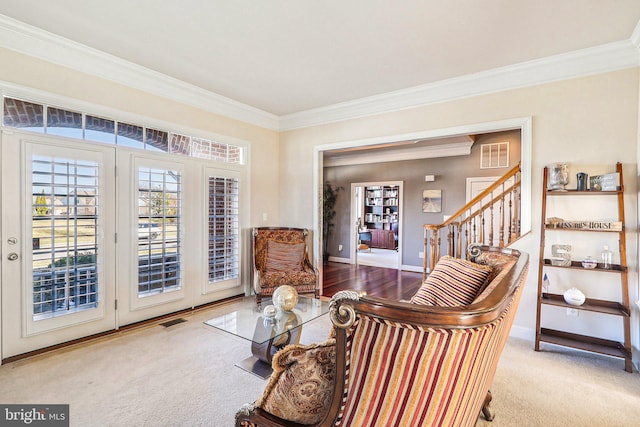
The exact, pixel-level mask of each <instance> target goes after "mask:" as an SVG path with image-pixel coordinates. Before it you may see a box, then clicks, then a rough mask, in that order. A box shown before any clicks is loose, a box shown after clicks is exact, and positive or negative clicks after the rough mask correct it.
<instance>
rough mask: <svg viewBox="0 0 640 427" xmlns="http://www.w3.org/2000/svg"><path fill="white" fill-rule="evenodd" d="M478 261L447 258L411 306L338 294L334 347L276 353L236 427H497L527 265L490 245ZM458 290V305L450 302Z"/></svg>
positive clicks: (519, 257)
mask: <svg viewBox="0 0 640 427" xmlns="http://www.w3.org/2000/svg"><path fill="white" fill-rule="evenodd" d="M474 255H475V256H474V257H473V258H472V260H473V261H474V263H471V262H468V261H464V260H457V259H441V260H440V261H443V262H442V264H443V265H442V266H441V267H440V268H438V267H436V268H435V269H434V270H433V271H432V272H431V274H430V275H429V277H430V278H427V280H426V281H425V283H424V284H423V287H422V288H421V290H420V291H418V293H416V295H415V296H414V298H412V300H411V302H401V301H389V300H385V299H380V298H374V297H368V296H366V295H362V294H359V293H357V292H354V291H342V292H339V293H338V294H336V295H334V297H333V298H332V301H331V310H330V315H331V320H332V322H333V325H334V326H333V331H332V334H331V335H330V337H329V339H328V340H327V341H326V342H324V343H319V344H314V345H311V346H300V345H297V346H292V347H290V348H289V347H285V348H284V349H283V350H281V351H280V352H279V353H277V354H276V358H274V364H273V365H274V374H273V375H272V376H271V378H270V380H269V383H268V384H267V387H266V389H265V391H264V393H263V395H262V397H260V398H259V399H258V400H257V401H256V402H254V403H253V404H251V405H245V407H243V408H242V409H241V410H240V411H239V412H238V414H237V417H236V420H237V425H238V426H246V427H249V426H251V427H253V426H277V425H290V426H299V425H313V426H351V427H355V426H357V427H362V426H385V427H386V426H474V425H475V424H476V421H477V419H478V417H479V416H480V413H482V414H483V415H484V417H485V418H486V419H489V420H491V419H493V415H492V414H491V411H490V409H489V402H490V401H491V393H490V391H489V389H490V387H491V382H492V380H493V376H494V373H495V371H496V368H497V365H498V361H499V359H500V354H501V352H502V349H503V347H504V345H505V342H506V340H507V337H508V335H509V331H510V329H511V324H512V322H513V318H514V316H515V312H516V308H517V306H518V302H519V300H520V295H521V292H522V288H523V283H524V280H525V279H526V274H527V270H528V265H529V261H528V255H527V254H525V253H520V252H519V251H515V250H509V249H499V248H489V247H487V246H482V247H480V248H476V250H475V251H474ZM440 261H439V262H438V264H440V263H441V262H440ZM485 266H486V267H489V268H486V267H485ZM434 275H435V276H434ZM472 282H473V283H476V284H474V285H469V284H470V283H472ZM451 285H454V286H455V288H456V290H455V291H454V292H453V294H454V296H453V297H451V295H447V294H446V292H445V293H443V290H444V289H446V288H447V286H451ZM425 288H427V289H426V290H425ZM428 288H431V292H429V289H428ZM471 288H475V294H474V292H472V291H470V289H471ZM460 289H462V290H460ZM434 294H435V296H434ZM460 304H462V305H460Z"/></svg>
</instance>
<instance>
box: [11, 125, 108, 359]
mask: <svg viewBox="0 0 640 427" xmlns="http://www.w3.org/2000/svg"><path fill="white" fill-rule="evenodd" d="M114 154H115V149H114V148H112V147H101V146H97V145H95V146H94V145H88V146H85V147H83V149H81V150H80V149H78V148H74V146H73V145H72V144H68V143H65V142H64V141H56V140H55V139H52V138H45V137H37V136H31V135H24V134H21V133H19V132H15V133H10V132H6V131H5V132H4V133H3V135H2V225H1V227H2V262H1V266H2V355H3V358H5V357H8V356H12V355H16V354H21V353H25V352H28V351H32V350H35V349H39V348H43V347H47V346H50V345H54V344H58V343H61V342H65V341H69V340H73V339H76V338H79V337H84V336H88V335H91V334H95V333H99V332H103V331H106V330H110V329H113V328H114V327H115V326H116V323H115V308H114V304H113V301H114V300H115V274H114V273H115V265H114V264H113V263H112V262H109V261H110V260H111V259H113V254H114V253H115V247H114V235H115V205H114V204H113V203H109V201H110V200H113V199H112V198H113V195H114V194H115V187H114V184H115V180H114V169H115V167H114V165H115V163H114V162H115V155H114Z"/></svg>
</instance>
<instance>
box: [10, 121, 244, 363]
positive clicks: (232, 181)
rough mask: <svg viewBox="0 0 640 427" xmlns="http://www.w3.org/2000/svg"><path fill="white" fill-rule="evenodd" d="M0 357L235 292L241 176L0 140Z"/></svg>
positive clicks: (108, 149) (185, 162)
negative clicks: (0, 192) (0, 221)
mask: <svg viewBox="0 0 640 427" xmlns="http://www.w3.org/2000/svg"><path fill="white" fill-rule="evenodd" d="M1 155H2V157H1V161H2V172H1V173H2V175H1V179H2V200H1V201H2V223H1V238H2V256H1V259H2V260H1V262H0V266H1V276H2V283H1V290H2V293H1V294H0V295H1V296H2V301H1V304H2V313H1V317H0V320H1V321H0V324H1V328H2V340H1V343H2V348H1V349H2V359H6V358H8V357H11V356H15V355H19V354H23V353H26V352H29V351H32V350H37V349H41V348H44V347H47V346H51V345H56V344H60V343H64V342H66V341H70V340H74V339H77V338H82V337H86V336H89V335H92V334H96V333H100V332H104V331H109V330H113V329H117V328H118V327H120V326H124V325H128V324H131V323H135V322H138V321H142V320H146V319H150V318H153V317H156V316H161V315H164V314H167V313H172V312H175V311H178V310H182V309H187V308H191V307H194V306H198V305H201V304H205V303H208V302H211V301H215V300H218V299H222V298H227V297H230V296H234V295H238V294H242V293H244V291H245V289H244V286H243V285H242V283H241V265H240V264H241V262H240V261H241V253H242V252H241V251H242V244H241V230H242V226H241V225H242V222H243V214H242V212H243V211H242V210H241V209H240V206H241V204H242V203H241V187H242V182H243V180H242V174H241V173H239V172H238V171H233V170H223V169H218V168H212V167H211V165H210V162H209V163H207V162H204V161H200V160H197V159H196V160H194V159H189V158H180V157H171V156H167V155H166V154H165V155H163V154H155V153H146V152H141V151H139V150H134V149H128V148H122V147H113V146H108V145H101V144H91V143H86V142H85V143H80V144H79V143H77V142H73V141H69V140H65V139H61V138H57V137H51V136H38V135H31V134H27V133H21V132H18V131H16V132H7V131H5V132H4V133H3V134H2V151H1Z"/></svg>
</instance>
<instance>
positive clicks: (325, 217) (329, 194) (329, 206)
mask: <svg viewBox="0 0 640 427" xmlns="http://www.w3.org/2000/svg"><path fill="white" fill-rule="evenodd" d="M339 192H340V187H333V186H332V185H331V184H330V183H329V182H325V183H324V189H323V192H322V260H323V262H324V263H327V262H328V261H329V249H328V243H329V235H330V234H331V230H332V229H333V218H334V217H335V216H336V211H335V206H336V200H337V198H338V193H339Z"/></svg>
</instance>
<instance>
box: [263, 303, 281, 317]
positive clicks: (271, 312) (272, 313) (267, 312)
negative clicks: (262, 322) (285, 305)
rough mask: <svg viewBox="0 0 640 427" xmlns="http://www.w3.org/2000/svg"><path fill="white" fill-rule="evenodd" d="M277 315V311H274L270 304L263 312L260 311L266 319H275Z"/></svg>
mask: <svg viewBox="0 0 640 427" xmlns="http://www.w3.org/2000/svg"><path fill="white" fill-rule="evenodd" d="M277 313H278V309H276V308H275V307H274V306H272V305H271V304H269V305H268V306H266V307H265V308H264V310H262V315H263V316H264V317H266V318H273V317H276V314H277Z"/></svg>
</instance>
